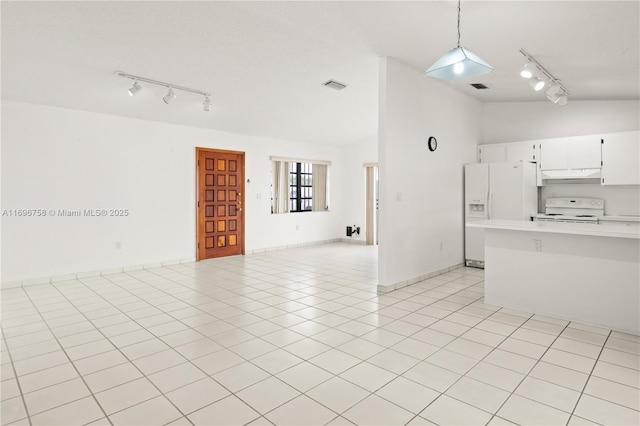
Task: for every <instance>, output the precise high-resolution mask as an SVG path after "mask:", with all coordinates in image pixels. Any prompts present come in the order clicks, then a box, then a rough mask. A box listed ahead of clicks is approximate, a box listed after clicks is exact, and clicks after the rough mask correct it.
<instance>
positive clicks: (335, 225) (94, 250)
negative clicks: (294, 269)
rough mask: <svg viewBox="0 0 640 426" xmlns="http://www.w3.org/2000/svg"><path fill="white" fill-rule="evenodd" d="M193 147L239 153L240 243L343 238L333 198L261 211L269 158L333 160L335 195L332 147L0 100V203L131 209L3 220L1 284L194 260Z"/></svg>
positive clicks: (336, 163) (336, 191)
mask: <svg viewBox="0 0 640 426" xmlns="http://www.w3.org/2000/svg"><path fill="white" fill-rule="evenodd" d="M196 146H199V147H210V148H220V149H229V150H238V151H245V152H246V178H248V179H250V180H251V183H248V184H246V188H245V191H246V204H245V211H246V224H245V226H246V250H247V251H252V250H258V249H263V248H272V247H280V246H286V245H293V244H299V243H306V242H313V241H322V240H327V239H334V238H339V237H341V236H342V230H343V222H344V221H343V220H342V219H341V218H340V217H341V216H340V211H341V207H340V205H339V203H336V202H333V203H332V211H330V212H313V213H298V214H295V213H292V214H283V215H272V214H270V176H271V175H270V169H271V162H270V161H269V156H271V155H276V156H285V157H294V158H304V159H321V160H330V161H332V162H333V166H332V168H331V178H332V180H331V188H330V190H331V196H332V199H333V200H341V199H342V195H341V192H340V191H341V187H340V185H339V182H340V181H341V179H342V177H341V165H340V162H341V159H340V149H339V148H338V147H334V146H322V145H312V144H304V143H296V142H289V141H282V140H274V139H268V138H260V137H250V136H244V135H238V134H231V133H224V132H219V131H213V130H206V129H199V128H191V127H185V126H178V125H171V124H165V123H158V122H150V121H142V120H136V119H130V118H122V117H116V116H110V115H104V114H96V113H89V112H81V111H74V110H68V109H61V108H54V107H48V106H41V105H33V104H27V103H20V102H12V101H2V209H3V210H4V209H19V208H27V209H47V210H49V209H56V210H57V209H78V208H80V209H83V208H86V209H89V208H106V209H109V208H122V209H129V211H130V216H129V217H126V218H104V217H101V218H95V217H94V218H91V217H40V218H33V217H32V218H24V217H23V218H18V217H2V231H3V232H2V281H3V282H12V281H18V280H26V279H32V278H39V277H49V276H57V275H64V274H67V273H76V272H83V271H94V270H103V269H109V268H114V267H116V268H117V267H123V266H129V265H140V264H147V263H154V262H159V261H164V260H174V259H185V258H192V257H195V166H194V164H195V147H196ZM258 197H259V198H258ZM296 227H297V228H298V229H297V230H296ZM116 241H121V242H122V249H119V250H117V249H116Z"/></svg>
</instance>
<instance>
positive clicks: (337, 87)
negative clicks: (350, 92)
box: [322, 80, 347, 90]
mask: <svg viewBox="0 0 640 426" xmlns="http://www.w3.org/2000/svg"><path fill="white" fill-rule="evenodd" d="M322 85H323V86H326V87H330V88H332V89H335V90H342V89H344V88H345V87H347V85H346V84H344V83H340V82H339V81H335V80H329V81H327V82H325V83H323V84H322Z"/></svg>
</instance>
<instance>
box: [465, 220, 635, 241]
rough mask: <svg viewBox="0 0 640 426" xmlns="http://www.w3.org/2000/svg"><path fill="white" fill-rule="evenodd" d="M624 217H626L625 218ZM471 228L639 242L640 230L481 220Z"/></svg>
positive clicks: (616, 226)
mask: <svg viewBox="0 0 640 426" xmlns="http://www.w3.org/2000/svg"><path fill="white" fill-rule="evenodd" d="M625 217H626V216H625ZM467 226H468V227H471V228H486V229H503V230H509V231H524V232H547V233H553V234H569V235H590V236H595V237H613V238H631V239H636V240H640V230H639V229H634V228H630V227H626V226H624V225H620V224H615V223H610V224H602V223H601V224H598V225H594V224H584V223H558V222H536V221H528V220H527V221H525V220H483V221H478V222H471V223H467Z"/></svg>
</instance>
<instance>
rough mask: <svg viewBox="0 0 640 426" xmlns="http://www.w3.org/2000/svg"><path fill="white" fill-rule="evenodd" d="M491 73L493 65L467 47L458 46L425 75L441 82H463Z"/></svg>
mask: <svg viewBox="0 0 640 426" xmlns="http://www.w3.org/2000/svg"><path fill="white" fill-rule="evenodd" d="M491 71H493V68H492V67H491V65H489V64H488V63H486V62H485V61H484V60H483V59H482V58H480V57H479V56H478V55H476V54H475V53H473V52H472V51H470V50H469V49H467V48H466V47H462V46H458V47H456V48H455V49H451V50H450V51H448V52H447V53H445V54H444V55H442V56H441V57H440V59H438V60H437V61H436V62H435V64H433V65H431V67H429V69H428V70H427V71H425V74H427V75H428V76H429V77H435V78H439V79H441V80H462V79H464V78H470V77H477V76H479V75H483V74H487V73H490V72H491Z"/></svg>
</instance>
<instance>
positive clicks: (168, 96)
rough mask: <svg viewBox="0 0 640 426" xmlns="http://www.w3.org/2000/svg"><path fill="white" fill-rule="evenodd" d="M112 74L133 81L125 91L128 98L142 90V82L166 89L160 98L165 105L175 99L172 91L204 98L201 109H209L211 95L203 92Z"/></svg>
mask: <svg viewBox="0 0 640 426" xmlns="http://www.w3.org/2000/svg"><path fill="white" fill-rule="evenodd" d="M114 74H115V75H116V76H118V77H124V78H128V79H131V80H133V86H131V88H129V90H127V93H128V94H129V96H133V95H135V94H136V93H137V92H139V91H140V90H142V87H141V86H140V84H139V83H138V81H143V82H145V83H150V84H155V85H156V86H163V87H166V88H167V89H168V91H167V94H166V95H164V96H163V97H162V100H163V101H164V103H165V104H168V103H169V102H171V101H172V100H174V99H175V98H176V94H175V93H174V90H182V91H183V92H191V93H195V94H198V95H202V96H204V101H203V102H202V109H203V110H204V111H209V109H210V108H211V93H209V92H205V91H204V90H198V89H191V88H189V87H185V86H178V85H175V84H171V83H166V82H164V81H159V80H153V79H150V78H146V77H141V76H139V75H132V74H127V73H124V72H122V71H116V72H115V73H114Z"/></svg>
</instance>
